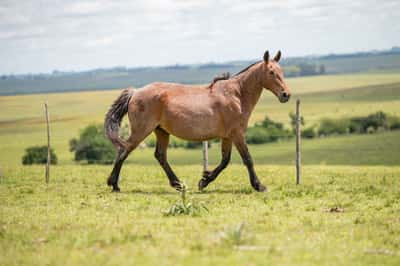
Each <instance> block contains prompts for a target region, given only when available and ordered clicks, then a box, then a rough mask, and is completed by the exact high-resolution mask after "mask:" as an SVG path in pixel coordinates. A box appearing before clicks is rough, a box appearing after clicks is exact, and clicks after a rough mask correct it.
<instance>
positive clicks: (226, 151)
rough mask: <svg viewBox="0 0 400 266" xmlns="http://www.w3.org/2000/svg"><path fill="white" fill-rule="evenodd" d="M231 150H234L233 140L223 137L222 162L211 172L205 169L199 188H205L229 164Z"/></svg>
mask: <svg viewBox="0 0 400 266" xmlns="http://www.w3.org/2000/svg"><path fill="white" fill-rule="evenodd" d="M231 151H232V140H230V139H222V142H221V153H222V159H221V162H220V164H219V165H218V166H217V167H216V168H215V169H214V170H212V171H211V172H210V171H204V172H203V178H202V179H200V181H199V190H200V191H201V190H203V189H204V188H205V187H207V186H208V184H210V183H211V182H212V181H214V180H215V179H216V178H217V176H218V175H219V174H220V173H221V172H222V170H224V169H225V168H226V166H227V165H228V164H229V161H230V159H231Z"/></svg>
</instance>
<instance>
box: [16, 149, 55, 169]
mask: <svg viewBox="0 0 400 266" xmlns="http://www.w3.org/2000/svg"><path fill="white" fill-rule="evenodd" d="M50 157H51V159H50V163H51V164H57V156H56V154H55V152H54V150H53V149H50ZM46 162H47V146H35V147H29V148H27V149H26V150H25V155H24V156H23V157H22V164H24V165H27V164H45V163H46Z"/></svg>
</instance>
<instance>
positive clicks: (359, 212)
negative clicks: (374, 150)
mask: <svg viewBox="0 0 400 266" xmlns="http://www.w3.org/2000/svg"><path fill="white" fill-rule="evenodd" d="M256 168H257V170H258V173H259V176H260V178H261V180H262V181H264V183H265V184H267V185H268V186H269V192H268V193H255V192H254V191H253V190H252V189H251V187H250V185H249V183H248V178H247V172H246V170H245V168H244V167H243V166H242V165H232V166H230V167H228V168H227V169H226V171H225V172H223V173H222V174H221V176H220V177H219V178H218V179H217V180H216V181H215V183H213V184H210V186H209V187H208V188H207V190H206V191H205V192H204V193H198V192H197V190H196V184H197V180H198V179H199V177H200V172H201V166H200V165H199V164H196V165H185V166H179V167H175V169H176V172H177V174H178V175H179V176H180V177H182V179H183V180H185V181H186V182H187V184H188V185H189V187H190V188H192V190H194V193H191V194H190V195H189V196H190V197H192V198H194V200H197V201H201V202H203V203H204V204H205V205H206V206H207V208H208V210H209V211H208V212H204V213H201V214H200V215H199V216H194V217H192V216H172V217H166V216H164V215H163V212H164V211H166V209H167V208H169V207H170V206H171V205H172V204H173V203H174V202H175V201H176V200H178V198H179V197H178V194H177V192H174V191H173V190H172V189H171V188H169V186H168V182H167V178H166V177H165V176H164V174H163V173H162V170H161V169H160V168H159V167H148V166H140V165H132V164H129V165H126V166H125V168H123V172H122V176H123V178H122V182H121V189H122V192H121V193H110V189H109V188H107V187H106V186H105V179H104V178H105V174H106V173H108V172H109V170H110V169H109V167H105V166H57V167H53V168H52V180H51V182H50V184H49V185H48V186H46V185H45V184H44V182H43V175H44V169H43V167H37V166H33V167H16V168H7V169H4V173H3V177H2V178H1V183H0V200H1V220H0V248H1V255H0V264H1V265H132V264H133V265H155V264H162V265H268V264H272V265H276V264H279V265H281V264H284V265H399V263H400V255H399V249H400V219H399V215H398V214H399V211H400V194H399V190H398V187H399V186H400V183H399V182H400V179H399V175H400V167H382V166H379V167H371V166H363V167H357V166H307V167H304V171H303V172H304V173H303V174H304V177H305V178H304V182H303V184H302V185H301V186H296V185H295V184H294V168H293V167H281V166H266V165H257V166H256ZM242 223H243V225H244V227H243V230H240V231H239V230H238V229H237V228H238V226H240V224H242Z"/></svg>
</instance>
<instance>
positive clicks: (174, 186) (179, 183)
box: [170, 181, 183, 192]
mask: <svg viewBox="0 0 400 266" xmlns="http://www.w3.org/2000/svg"><path fill="white" fill-rule="evenodd" d="M170 185H171V187H173V188H175V189H176V190H177V191H178V192H182V188H183V187H182V184H181V182H179V181H176V182H173V183H170Z"/></svg>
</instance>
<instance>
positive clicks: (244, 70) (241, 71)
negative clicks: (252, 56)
mask: <svg viewBox="0 0 400 266" xmlns="http://www.w3.org/2000/svg"><path fill="white" fill-rule="evenodd" d="M260 62H261V61H257V62H254V63H253V64H251V65H249V66H247V67H245V68H243V69H242V70H240V71H239V72H238V73H236V74H235V75H233V76H232V77H235V76H237V75H240V74H242V73H243V72H246V71H247V70H249V68H250V67H252V66H254V65H255V64H258V63H260Z"/></svg>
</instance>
